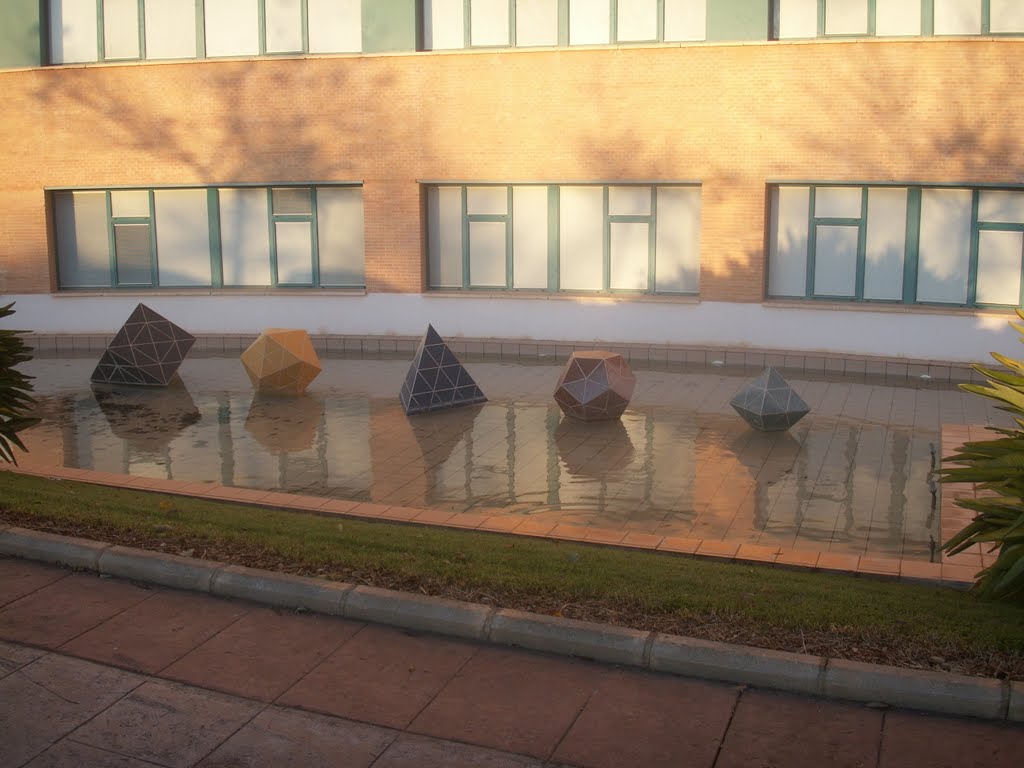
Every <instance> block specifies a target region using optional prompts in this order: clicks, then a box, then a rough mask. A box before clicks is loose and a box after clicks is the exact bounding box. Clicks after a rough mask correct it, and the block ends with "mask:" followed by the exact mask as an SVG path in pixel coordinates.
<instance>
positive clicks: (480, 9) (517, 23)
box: [424, 0, 707, 50]
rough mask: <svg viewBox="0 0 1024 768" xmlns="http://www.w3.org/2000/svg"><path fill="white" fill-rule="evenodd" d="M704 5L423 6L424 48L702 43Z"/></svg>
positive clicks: (524, 2)
mask: <svg viewBox="0 0 1024 768" xmlns="http://www.w3.org/2000/svg"><path fill="white" fill-rule="evenodd" d="M706 7H707V0H425V2H424V47H425V48H426V49H427V50H444V49H455V48H476V47H520V48H521V47H530V46H556V45H607V44H609V43H634V42H635V43H642V42H674V41H686V40H703V39H704V36H705V32H704V30H705V21H706V20H705V16H706Z"/></svg>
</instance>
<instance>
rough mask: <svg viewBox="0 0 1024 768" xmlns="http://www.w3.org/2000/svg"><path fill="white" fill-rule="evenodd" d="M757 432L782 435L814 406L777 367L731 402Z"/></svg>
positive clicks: (766, 369) (759, 378)
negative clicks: (790, 384)
mask: <svg viewBox="0 0 1024 768" xmlns="http://www.w3.org/2000/svg"><path fill="white" fill-rule="evenodd" d="M729 405H731V406H732V407H733V408H735V409H736V413H738V414H739V415H740V416H742V417H743V420H744V421H746V422H747V424H749V425H750V426H752V427H753V428H754V429H759V430H761V431H762V432H782V431H784V430H787V429H789V428H790V427H792V426H793V425H794V424H796V423H797V422H798V421H800V419H802V418H803V417H804V416H806V415H807V414H808V413H810V410H811V409H810V407H809V406H808V405H807V403H805V402H804V401H803V400H802V399H800V395H798V394H797V393H796V392H794V391H793V388H792V387H790V386H789V383H788V382H787V381H786V380H785V379H784V378H782V375H781V374H780V373H779V372H778V371H776V370H775V369H774V368H765V369H764V371H762V372H761V375H760V376H758V377H757V378H756V379H754V380H753V381H752V382H750V383H749V384H747V385H746V386H745V387H743V389H741V390H740V391H739V392H737V393H736V396H735V397H734V398H733V399H732V400H730V401H729Z"/></svg>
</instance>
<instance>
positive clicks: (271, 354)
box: [242, 328, 321, 395]
mask: <svg viewBox="0 0 1024 768" xmlns="http://www.w3.org/2000/svg"><path fill="white" fill-rule="evenodd" d="M242 365H243V366H245V372H246V373H247V374H249V380H250V381H252V385H253V386H254V387H255V388H256V391H257V392H260V393H262V394H266V395H301V394H302V393H303V392H305V391H306V387H308V386H309V383H310V382H311V381H313V379H315V378H316V377H317V376H319V375H320V370H321V368H320V358H318V357H317V355H316V350H315V349H313V342H311V341H310V340H309V334H308V333H306V332H305V331H303V330H299V329H294V328H268V329H267V330H265V331H263V333H261V334H260V335H259V337H258V338H257V339H256V341H254V342H253V343H252V344H250V345H249V348H248V349H247V350H245V352H243V353H242Z"/></svg>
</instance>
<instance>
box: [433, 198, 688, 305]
mask: <svg viewBox="0 0 1024 768" xmlns="http://www.w3.org/2000/svg"><path fill="white" fill-rule="evenodd" d="M426 193H427V236H428V243H427V252H428V265H427V272H428V283H429V285H430V287H431V288H437V289H466V290H472V289H487V290H532V291H626V292H641V293H682V294H694V293H696V292H697V289H698V282H699V271H700V205H701V203H700V187H698V186H692V185H673V186H668V185H666V186H647V185H632V184H629V185H627V184H622V185H612V186H604V185H592V184H579V185H575V184H567V185H561V186H552V185H542V184H535V185H531V184H523V185H493V184H478V185H466V186H461V185H460V186H456V185H441V186H431V187H428V188H427V190H426Z"/></svg>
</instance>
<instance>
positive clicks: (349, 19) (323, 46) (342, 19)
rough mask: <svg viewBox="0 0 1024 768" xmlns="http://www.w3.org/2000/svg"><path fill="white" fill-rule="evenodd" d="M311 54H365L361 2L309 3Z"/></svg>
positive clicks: (325, 0) (315, 0)
mask: <svg viewBox="0 0 1024 768" xmlns="http://www.w3.org/2000/svg"><path fill="white" fill-rule="evenodd" d="M308 2H309V5H308V6H307V8H308V11H307V13H308V16H309V51H310V53H349V52H357V51H361V50H363V21H362V18H363V3H362V0H308Z"/></svg>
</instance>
